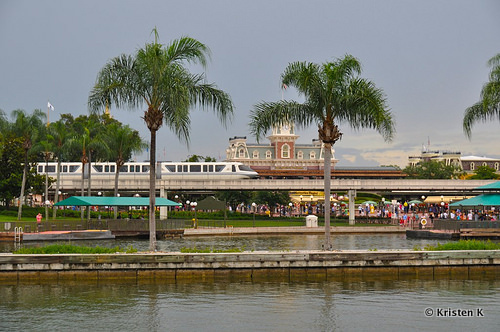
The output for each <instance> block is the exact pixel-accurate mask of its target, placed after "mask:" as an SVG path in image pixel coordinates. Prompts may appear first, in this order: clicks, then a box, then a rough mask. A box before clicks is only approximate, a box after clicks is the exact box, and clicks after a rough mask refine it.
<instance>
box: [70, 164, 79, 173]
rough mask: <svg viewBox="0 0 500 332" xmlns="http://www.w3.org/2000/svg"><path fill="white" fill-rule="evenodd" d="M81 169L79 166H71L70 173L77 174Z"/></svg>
mask: <svg viewBox="0 0 500 332" xmlns="http://www.w3.org/2000/svg"><path fill="white" fill-rule="evenodd" d="M79 167H80V166H79V165H70V166H69V171H70V173H74V172H76V171H77V170H78V168H79Z"/></svg>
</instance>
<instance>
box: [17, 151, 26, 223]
mask: <svg viewBox="0 0 500 332" xmlns="http://www.w3.org/2000/svg"><path fill="white" fill-rule="evenodd" d="M27 177H28V151H27V150H26V151H25V153H24V168H23V180H22V182H21V194H20V195H19V208H18V210H17V220H21V216H22V214H23V199H24V189H25V188H26V178H27Z"/></svg>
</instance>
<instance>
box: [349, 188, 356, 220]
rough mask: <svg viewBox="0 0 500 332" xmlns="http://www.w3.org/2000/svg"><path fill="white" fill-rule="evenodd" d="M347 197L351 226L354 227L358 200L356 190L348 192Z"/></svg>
mask: <svg viewBox="0 0 500 332" xmlns="http://www.w3.org/2000/svg"><path fill="white" fill-rule="evenodd" d="M347 197H348V198H349V225H354V224H355V223H356V218H355V217H356V216H355V214H356V212H355V211H356V209H355V204H354V203H355V200H356V190H354V189H352V190H349V191H347Z"/></svg>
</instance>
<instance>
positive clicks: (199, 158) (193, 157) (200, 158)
mask: <svg viewBox="0 0 500 332" xmlns="http://www.w3.org/2000/svg"><path fill="white" fill-rule="evenodd" d="M185 161H186V162H188V163H199V162H206V163H209V162H215V161H217V159H215V158H212V157H209V156H207V157H203V156H199V155H197V154H193V155H190V156H188V159H186V160H185Z"/></svg>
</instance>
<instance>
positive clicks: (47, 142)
mask: <svg viewBox="0 0 500 332" xmlns="http://www.w3.org/2000/svg"><path fill="white" fill-rule="evenodd" d="M47 129H48V128H47ZM43 136H45V137H44V138H43V139H40V140H37V142H36V143H35V144H34V145H33V147H32V152H33V153H35V154H42V155H43V160H44V161H45V199H48V197H49V175H48V173H47V172H48V167H49V160H50V159H52V158H53V157H54V153H53V151H54V137H52V135H50V134H49V133H48V132H47V131H46V130H45V132H44V133H41V135H40V138H42V137H43ZM45 220H46V221H48V220H49V205H48V204H45Z"/></svg>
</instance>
